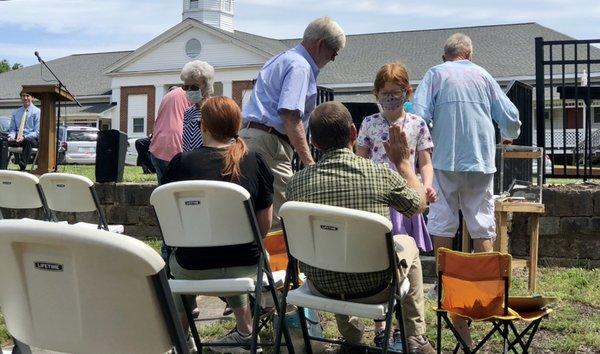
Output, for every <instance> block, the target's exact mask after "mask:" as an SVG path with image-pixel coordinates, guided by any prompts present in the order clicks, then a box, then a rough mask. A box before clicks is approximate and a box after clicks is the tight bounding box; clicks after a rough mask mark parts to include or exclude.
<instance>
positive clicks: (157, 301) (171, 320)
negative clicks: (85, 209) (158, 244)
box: [0, 220, 189, 354]
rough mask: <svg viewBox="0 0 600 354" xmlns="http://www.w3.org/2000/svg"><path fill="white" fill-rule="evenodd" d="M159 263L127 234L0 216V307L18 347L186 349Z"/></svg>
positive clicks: (136, 350) (146, 353) (116, 350)
mask: <svg viewBox="0 0 600 354" xmlns="http://www.w3.org/2000/svg"><path fill="white" fill-rule="evenodd" d="M164 267H165V263H164V261H163V260H162V258H161V257H160V255H159V254H158V253H156V252H155V251H154V250H153V249H152V248H151V247H149V246H148V245H146V244H145V243H143V242H141V241H138V240H136V239H134V238H131V237H126V236H123V235H117V234H114V233H108V232H105V231H100V230H88V229H83V228H81V227H76V226H74V225H67V224H60V223H49V222H43V221H37V220H0V284H2V286H0V308H2V313H3V314H4V318H5V321H6V326H7V329H8V331H9V332H10V334H11V335H12V336H13V337H14V338H16V340H17V343H19V344H18V346H20V345H21V343H22V344H24V345H25V346H29V347H35V348H40V349H44V350H51V351H57V352H64V353H90V354H93V353H98V354H100V353H101V354H104V353H131V354H133V353H140V354H149V353H165V352H167V351H169V350H171V349H172V348H173V347H175V349H176V350H177V353H189V350H188V347H187V344H186V340H185V335H184V332H183V328H182V326H181V323H180V322H179V320H178V318H177V314H176V310H175V304H174V301H173V298H172V296H171V293H170V289H169V284H168V282H167V276H166V271H165V269H164Z"/></svg>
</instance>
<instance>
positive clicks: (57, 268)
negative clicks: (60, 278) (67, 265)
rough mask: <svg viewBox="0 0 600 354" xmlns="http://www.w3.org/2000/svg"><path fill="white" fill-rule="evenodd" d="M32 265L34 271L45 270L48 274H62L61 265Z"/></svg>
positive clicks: (47, 263)
mask: <svg viewBox="0 0 600 354" xmlns="http://www.w3.org/2000/svg"><path fill="white" fill-rule="evenodd" d="M33 264H34V266H35V268H36V269H39V270H47V271H50V272H62V271H63V268H64V267H63V265H62V264H58V263H51V262H34V263H33Z"/></svg>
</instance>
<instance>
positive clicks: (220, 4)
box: [182, 0, 234, 32]
mask: <svg viewBox="0 0 600 354" xmlns="http://www.w3.org/2000/svg"><path fill="white" fill-rule="evenodd" d="M233 1H234V0H183V14H182V17H183V18H182V20H185V19H186V18H193V19H196V20H198V21H200V22H202V23H205V24H207V25H209V26H213V27H216V28H219V29H221V30H224V31H228V32H233Z"/></svg>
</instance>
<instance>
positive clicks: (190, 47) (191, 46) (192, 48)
mask: <svg viewBox="0 0 600 354" xmlns="http://www.w3.org/2000/svg"><path fill="white" fill-rule="evenodd" d="M201 49H202V45H201V44H200V41H199V40H197V39H196V38H192V39H190V40H189V41H187V43H186V44H185V54H186V55H187V56H188V57H189V58H190V59H196V58H197V57H198V56H199V55H200V50H201Z"/></svg>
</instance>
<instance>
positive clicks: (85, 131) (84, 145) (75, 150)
mask: <svg viewBox="0 0 600 354" xmlns="http://www.w3.org/2000/svg"><path fill="white" fill-rule="evenodd" d="M58 138H59V141H60V145H59V149H58V155H59V156H58V161H59V163H67V164H94V163H96V140H98V129H97V128H93V127H81V126H66V127H60V128H59V130H58Z"/></svg>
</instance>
